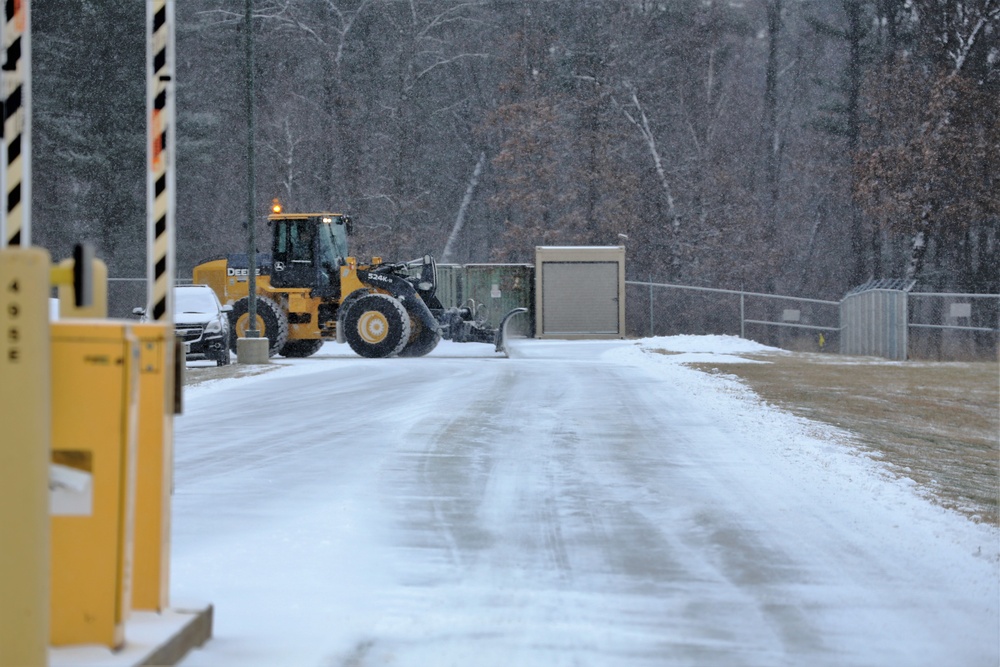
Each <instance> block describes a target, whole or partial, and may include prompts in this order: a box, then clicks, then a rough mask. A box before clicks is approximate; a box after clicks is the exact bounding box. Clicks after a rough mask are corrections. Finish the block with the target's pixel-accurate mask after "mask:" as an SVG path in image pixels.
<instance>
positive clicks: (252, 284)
mask: <svg viewBox="0 0 1000 667" xmlns="http://www.w3.org/2000/svg"><path fill="white" fill-rule="evenodd" d="M252 19H253V0H246V14H245V16H244V20H243V28H244V30H245V31H246V78H247V298H248V300H249V304H248V305H249V307H248V308H247V316H248V322H247V331H246V337H247V338H258V337H259V336H260V331H259V330H258V329H257V240H256V238H255V236H254V232H255V229H254V228H255V226H256V224H255V223H256V219H255V218H256V216H254V208H255V204H254V200H255V199H256V193H255V189H254V186H255V183H254V179H255V178H256V176H255V173H254V152H253V151H254V105H253V92H254V91H253V84H254V81H253V68H254V60H253V20H252Z"/></svg>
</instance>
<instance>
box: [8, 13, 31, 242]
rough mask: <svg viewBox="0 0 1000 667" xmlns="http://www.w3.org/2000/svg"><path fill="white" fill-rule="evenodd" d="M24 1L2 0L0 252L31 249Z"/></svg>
mask: <svg viewBox="0 0 1000 667" xmlns="http://www.w3.org/2000/svg"><path fill="white" fill-rule="evenodd" d="M29 27H30V26H29V11H28V0H4V3H3V64H2V66H0V94H2V95H3V142H2V143H0V152H2V154H3V155H2V162H3V167H2V172H0V178H2V180H3V206H0V232H2V233H0V248H3V247H6V246H8V245H10V246H29V245H31V179H30V174H31V151H30V150H29V149H30V147H31V123H30V120H31V113H30V110H31V94H30V93H31V86H30V83H31V77H30V76H29V73H30V71H31V70H30V67H31V65H30V62H31V48H30V44H31V40H30V34H31V32H30V29H29Z"/></svg>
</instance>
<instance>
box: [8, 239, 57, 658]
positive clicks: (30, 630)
mask: <svg viewBox="0 0 1000 667" xmlns="http://www.w3.org/2000/svg"><path fill="white" fill-rule="evenodd" d="M49 268H50V259H49V254H48V252H46V251H45V250H43V249H41V248H28V247H23V248H22V247H10V248H6V249H0V424H2V427H0V428H2V442H0V536H2V540H3V543H2V544H0V665H45V664H47V663H48V657H47V647H48V639H49V637H48V635H49V614H48V604H49V524H48V512H49V495H48V482H49V433H50V423H51V417H50V412H49V400H50V394H51V391H50V382H51V373H50V359H49V355H50V349H49V324H48V296H49Z"/></svg>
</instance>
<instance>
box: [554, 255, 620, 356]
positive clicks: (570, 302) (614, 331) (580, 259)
mask: <svg viewBox="0 0 1000 667" xmlns="http://www.w3.org/2000/svg"><path fill="white" fill-rule="evenodd" d="M535 299H536V305H535V336H536V337H537V338H564V339H583V338H624V337H625V247H624V246H538V247H536V248H535Z"/></svg>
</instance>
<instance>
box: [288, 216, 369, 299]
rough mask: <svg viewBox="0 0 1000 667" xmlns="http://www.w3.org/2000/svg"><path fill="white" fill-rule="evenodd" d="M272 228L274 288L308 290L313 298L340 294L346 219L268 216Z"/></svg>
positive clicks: (348, 225)
mask: <svg viewBox="0 0 1000 667" xmlns="http://www.w3.org/2000/svg"><path fill="white" fill-rule="evenodd" d="M268 221H269V222H270V224H271V225H272V226H273V229H272V234H271V238H272V247H271V254H272V257H273V262H274V264H273V266H272V269H271V285H273V286H274V287H308V288H310V289H312V290H313V292H314V293H315V294H316V296H327V297H330V296H335V295H337V294H338V293H339V291H340V266H341V264H343V263H344V258H345V257H347V234H348V231H349V229H350V226H351V220H350V218H349V217H348V216H346V215H342V214H340V213H307V214H281V215H271V216H268Z"/></svg>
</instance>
